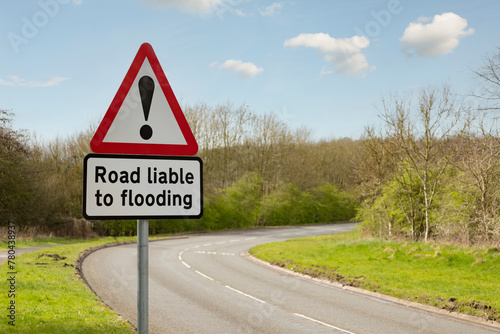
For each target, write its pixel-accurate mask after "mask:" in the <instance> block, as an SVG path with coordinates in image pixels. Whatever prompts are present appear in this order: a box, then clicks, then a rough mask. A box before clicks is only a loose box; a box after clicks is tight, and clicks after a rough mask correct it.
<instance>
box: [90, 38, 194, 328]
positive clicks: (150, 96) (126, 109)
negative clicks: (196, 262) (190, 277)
mask: <svg viewBox="0 0 500 334" xmlns="http://www.w3.org/2000/svg"><path fill="white" fill-rule="evenodd" d="M139 100H140V101H141V103H140V104H138V103H137V102H138V101H139ZM139 105H142V108H141V107H140V106H139ZM90 148H91V149H92V151H93V152H94V153H99V154H88V155H87V156H86V157H85V158H84V161H83V175H84V176H83V179H84V180H83V216H84V217H85V218H86V219H98V220H102V219H137V273H138V279H137V281H138V282H137V283H138V284H137V332H138V333H139V334H147V333H148V330H149V320H148V302H149V295H148V294H149V290H148V289H149V286H148V266H149V265H148V261H149V259H148V257H149V254H148V252H149V251H148V233H149V232H148V228H149V220H148V219H150V218H154V219H175V218H182V219H186V218H191V219H196V218H201V216H202V215H203V172H202V161H201V159H200V158H197V157H193V156H194V155H195V154H196V153H197V152H198V143H197V142H196V139H195V137H194V135H193V132H192V131H191V128H190V127H189V124H188V122H187V120H186V117H185V116H184V114H183V112H182V110H181V107H180V105H179V103H178V102H177V99H176V98H175V95H174V92H173V91H172V88H171V86H170V84H169V83H168V80H167V77H166V76H165V73H164V72H163V70H162V68H161V66H160V63H159V62H158V58H157V57H156V54H155V53H154V51H153V48H152V46H151V45H149V44H148V43H144V44H142V45H141V47H140V48H139V51H138V52H137V55H136V56H135V58H134V61H133V62H132V65H130V68H129V70H128V72H127V74H126V76H125V79H124V80H123V82H122V84H121V86H120V88H119V89H118V92H117V93H116V95H115V97H114V99H113V101H112V102H111V105H110V106H109V108H108V111H107V112H106V114H105V115H104V118H103V120H102V121H101V123H100V125H99V127H98V128H97V130H96V132H95V133H94V136H93V137H92V140H91V141H90ZM178 156H182V157H178Z"/></svg>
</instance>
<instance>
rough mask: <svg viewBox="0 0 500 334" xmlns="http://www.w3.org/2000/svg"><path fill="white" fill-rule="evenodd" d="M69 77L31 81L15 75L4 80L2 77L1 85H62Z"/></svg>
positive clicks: (30, 86)
mask: <svg viewBox="0 0 500 334" xmlns="http://www.w3.org/2000/svg"><path fill="white" fill-rule="evenodd" d="M68 79H69V78H63V77H53V78H52V79H50V80H48V81H44V82H43V81H30V80H26V79H23V78H20V77H18V76H15V75H11V76H9V79H8V80H4V79H1V78H0V86H10V87H28V88H34V87H53V86H60V84H61V82H63V81H66V80H68Z"/></svg>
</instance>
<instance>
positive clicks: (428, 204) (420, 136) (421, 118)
mask: <svg viewBox="0 0 500 334" xmlns="http://www.w3.org/2000/svg"><path fill="white" fill-rule="evenodd" d="M383 107H384V111H383V114H382V115H381V118H382V119H383V120H384V121H385V123H386V125H387V128H388V131H389V134H390V136H389V138H391V140H392V143H391V151H392V153H393V154H394V155H396V154H397V156H399V157H400V159H402V160H401V162H405V163H407V164H408V165H409V167H410V168H411V169H412V170H413V172H414V173H415V175H416V176H417V178H418V180H419V182H420V186H421V188H422V194H423V201H424V203H423V211H424V222H425V230H424V239H425V241H427V240H428V238H429V236H430V232H431V227H432V226H431V222H430V213H431V208H432V205H433V201H434V198H435V194H436V191H437V190H438V188H439V187H440V186H441V183H442V180H443V173H444V172H445V171H446V169H447V168H448V166H449V163H450V161H451V158H450V154H449V149H450V145H449V141H450V138H451V136H452V135H453V131H454V130H455V129H456V127H457V125H458V123H459V121H460V113H461V111H462V106H460V105H456V104H455V102H454V99H453V96H452V94H451V91H450V89H449V88H448V87H444V88H442V89H440V90H437V89H432V88H428V89H425V90H423V91H422V92H421V93H420V96H419V98H418V102H417V106H416V108H413V107H412V104H411V102H409V100H408V99H401V98H393V99H392V100H389V101H387V100H384V101H383Z"/></svg>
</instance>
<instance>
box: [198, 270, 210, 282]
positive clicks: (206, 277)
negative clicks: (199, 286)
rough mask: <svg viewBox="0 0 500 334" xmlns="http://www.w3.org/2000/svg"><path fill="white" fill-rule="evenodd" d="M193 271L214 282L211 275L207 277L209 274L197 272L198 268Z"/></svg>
mask: <svg viewBox="0 0 500 334" xmlns="http://www.w3.org/2000/svg"><path fill="white" fill-rule="evenodd" d="M194 272H195V273H197V274H198V275H200V276H203V277H205V278H206V279H209V280H211V281H214V282H215V280H214V279H213V278H212V277H209V276H207V275H205V274H204V273H202V272H199V271H198V270H195V271H194Z"/></svg>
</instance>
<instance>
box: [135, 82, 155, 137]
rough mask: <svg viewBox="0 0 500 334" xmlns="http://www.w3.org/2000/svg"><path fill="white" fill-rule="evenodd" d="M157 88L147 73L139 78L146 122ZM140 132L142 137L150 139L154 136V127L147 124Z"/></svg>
mask: <svg viewBox="0 0 500 334" xmlns="http://www.w3.org/2000/svg"><path fill="white" fill-rule="evenodd" d="M154 90H155V82H154V81H153V79H152V78H151V77H149V76H147V75H145V76H143V77H142V78H140V79H139V94H141V101H142V111H143V112H144V119H145V120H146V122H147V121H148V118H149V109H150V108H151V101H152V100H153V92H154ZM140 134H141V137H142V139H144V140H148V139H149V138H151V136H153V129H152V128H151V127H150V126H149V125H147V124H145V125H143V126H142V127H141V130H140Z"/></svg>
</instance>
